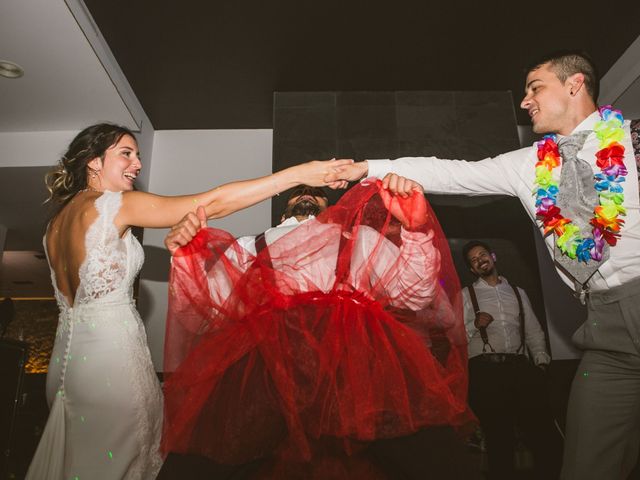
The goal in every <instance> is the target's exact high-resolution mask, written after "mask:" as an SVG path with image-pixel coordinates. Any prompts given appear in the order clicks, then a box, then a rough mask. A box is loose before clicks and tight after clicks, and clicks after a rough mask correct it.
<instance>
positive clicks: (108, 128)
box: [44, 123, 136, 208]
mask: <svg viewBox="0 0 640 480" xmlns="http://www.w3.org/2000/svg"><path fill="white" fill-rule="evenodd" d="M124 135H130V136H131V137H133V138H134V139H135V138H136V137H135V135H134V134H133V132H132V131H131V130H129V129H128V128H126V127H122V126H120V125H114V124H111V123H99V124H97V125H91V126H90V127H87V128H85V129H84V130H82V131H81V132H80V133H79V134H78V135H76V137H75V138H74V139H73V140H72V141H71V143H70V144H69V148H68V149H67V152H66V153H65V154H64V155H63V156H62V158H61V159H60V161H59V162H58V164H57V165H56V166H55V167H53V168H52V169H51V170H50V171H49V172H47V174H46V175H45V177H44V182H45V184H46V186H47V190H49V198H47V200H45V203H48V202H51V203H52V204H56V205H57V206H58V207H60V208H61V207H63V206H64V205H66V204H67V202H68V201H69V200H71V198H73V196H74V195H75V194H76V193H78V192H79V191H81V190H84V189H85V188H87V169H88V166H87V165H88V163H89V162H90V161H91V160H93V159H94V158H96V157H100V158H101V159H103V160H104V155H105V152H106V151H107V149H108V148H109V147H111V146H113V145H115V144H116V143H118V142H119V141H120V139H121V138H122V137H123V136H124Z"/></svg>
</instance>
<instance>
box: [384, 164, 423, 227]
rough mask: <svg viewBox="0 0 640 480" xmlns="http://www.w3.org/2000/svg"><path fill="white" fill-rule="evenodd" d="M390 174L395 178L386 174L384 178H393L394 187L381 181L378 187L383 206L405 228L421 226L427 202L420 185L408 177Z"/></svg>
mask: <svg viewBox="0 0 640 480" xmlns="http://www.w3.org/2000/svg"><path fill="white" fill-rule="evenodd" d="M391 175H394V177H395V178H393V179H392V178H388V177H389V175H388V176H387V177H385V180H387V179H388V180H393V181H394V182H393V183H392V185H393V187H394V188H393V189H392V188H391V187H390V186H389V182H387V185H385V183H384V182H383V183H382V185H381V188H380V197H382V201H383V202H384V206H385V207H386V208H387V210H389V212H390V213H391V215H393V216H394V217H395V218H396V219H398V221H399V222H400V223H402V225H403V226H404V227H405V228H406V229H409V230H414V229H418V228H420V227H422V225H424V224H425V223H426V221H427V202H426V201H425V198H424V190H423V189H422V186H420V185H419V184H418V183H416V182H414V181H413V180H409V179H408V178H404V177H400V176H398V175H395V174H391ZM399 183H400V184H402V187H401V188H397V187H398V184H399Z"/></svg>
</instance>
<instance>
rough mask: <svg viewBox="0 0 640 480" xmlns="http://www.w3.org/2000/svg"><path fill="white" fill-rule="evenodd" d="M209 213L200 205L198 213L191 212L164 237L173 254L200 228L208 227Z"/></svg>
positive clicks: (165, 243) (191, 238)
mask: <svg viewBox="0 0 640 480" xmlns="http://www.w3.org/2000/svg"><path fill="white" fill-rule="evenodd" d="M206 226H207V214H206V213H205V211H204V208H203V207H201V206H200V207H198V209H197V210H196V213H193V212H189V213H187V214H186V215H185V216H184V217H182V220H180V222H179V223H178V224H177V225H174V226H173V227H171V230H170V231H169V233H168V234H167V236H166V237H165V239H164V245H165V246H166V247H167V249H168V250H169V252H171V255H173V254H175V253H176V251H177V250H178V249H179V248H180V247H184V246H185V245H186V244H188V243H189V242H190V241H191V240H193V237H195V236H196V234H197V233H198V230H200V229H201V228H206Z"/></svg>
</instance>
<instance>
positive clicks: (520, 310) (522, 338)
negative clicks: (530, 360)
mask: <svg viewBox="0 0 640 480" xmlns="http://www.w3.org/2000/svg"><path fill="white" fill-rule="evenodd" d="M511 288H513V293H515V294H516V298H517V299H518V319H519V320H520V346H519V347H518V350H516V353H520V350H522V353H524V350H525V349H524V342H525V335H524V308H522V297H521V296H520V291H519V290H518V287H517V286H515V285H511Z"/></svg>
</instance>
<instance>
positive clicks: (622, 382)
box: [336, 52, 640, 480]
mask: <svg viewBox="0 0 640 480" xmlns="http://www.w3.org/2000/svg"><path fill="white" fill-rule="evenodd" d="M598 88H599V86H598V78H597V75H596V70H595V67H594V65H593V63H592V62H591V61H590V59H589V58H588V57H587V56H585V55H584V54H582V53H576V52H565V53H560V54H556V55H551V56H548V57H546V58H543V59H542V60H540V61H539V62H536V63H535V64H533V65H532V66H531V68H530V69H529V70H528V75H527V78H526V84H525V97H524V99H523V100H522V103H521V107H522V108H523V109H525V110H527V111H528V113H529V115H530V117H531V121H532V123H533V131H534V132H536V133H539V134H544V133H550V134H554V136H553V137H550V138H546V139H545V140H544V141H541V142H538V144H537V145H535V144H534V145H533V146H531V147H528V148H524V149H521V150H516V151H513V152H508V153H505V154H502V155H498V156H497V157H494V158H488V159H486V160H482V161H479V162H466V161H453V160H441V159H437V158H434V157H427V158H400V159H397V160H394V161H391V160H376V161H363V162H358V163H355V164H353V165H351V166H348V167H346V168H344V169H343V171H342V172H341V173H340V174H338V175H337V176H336V179H341V180H350V181H354V180H358V179H360V178H363V177H366V176H371V177H378V178H382V177H385V175H387V176H386V177H385V179H384V185H385V186H388V187H389V188H390V189H391V191H394V192H399V193H400V194H402V193H405V192H409V191H411V189H412V188H413V187H414V185H415V183H414V181H412V180H407V179H405V178H402V177H399V176H398V175H402V176H404V177H408V178H411V179H414V180H415V182H417V183H419V184H421V185H422V186H423V187H424V189H425V191H427V192H432V193H443V194H446V193H451V194H467V195H488V194H504V195H511V196H517V197H519V198H520V200H521V202H522V204H523V206H524V208H525V210H526V211H527V213H528V214H529V216H530V218H531V219H532V221H534V222H536V219H538V220H539V221H538V222H536V224H537V225H538V226H539V228H540V231H541V233H542V234H543V235H545V242H546V245H547V248H548V250H549V253H550V254H551V255H552V257H553V258H554V260H555V262H556V269H557V271H558V274H559V275H560V276H561V277H562V279H563V280H564V281H565V283H567V284H568V285H569V286H570V287H571V288H572V289H574V291H575V292H576V294H577V295H578V296H580V297H581V298H582V299H583V301H586V303H587V305H588V310H589V314H588V319H587V321H586V322H585V323H584V324H583V325H582V326H581V327H580V328H579V329H578V330H577V331H576V332H575V334H574V336H573V340H574V342H575V343H576V344H577V345H578V346H579V347H580V348H581V349H583V351H584V355H583V358H582V361H581V363H580V366H579V368H578V371H577V373H576V376H575V378H574V380H573V384H572V388H571V395H570V398H569V407H568V416H567V432H566V441H565V451H564V462H563V469H562V475H561V478H562V479H564V480H589V479H593V480H600V479H604V478H607V479H623V478H627V475H628V474H629V472H630V471H631V470H632V468H633V466H634V465H635V464H636V461H637V457H638V447H639V443H640V255H639V254H638V252H640V206H639V195H638V183H637V182H636V179H637V176H638V167H637V164H636V162H637V160H636V158H640V154H638V151H640V148H639V147H638V145H637V144H635V145H634V143H633V141H632V130H635V135H634V136H633V138H634V139H635V140H637V138H638V126H637V124H636V123H635V122H631V124H630V122H629V121H628V120H623V119H622V116H621V114H620V113H619V112H617V111H615V110H613V109H611V108H600V109H598V107H597V106H596V101H597V98H598ZM634 147H635V150H636V155H637V156H636V157H635V158H634ZM561 164H562V167H561V166H560V165H561ZM560 171H562V173H560ZM594 177H595V179H594ZM625 180H626V181H625ZM594 184H595V185H594ZM532 192H535V194H532Z"/></svg>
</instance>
